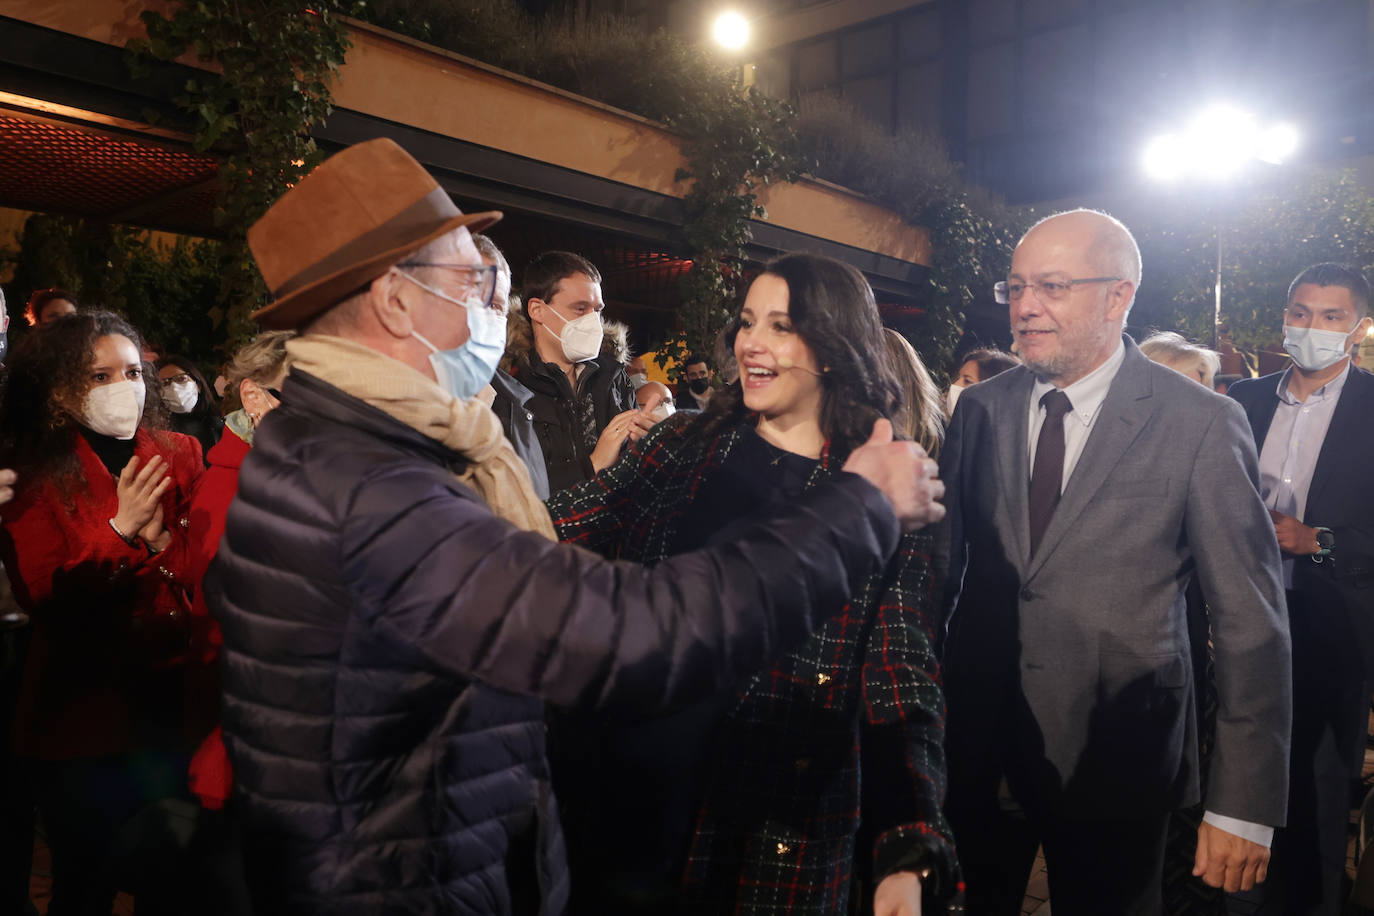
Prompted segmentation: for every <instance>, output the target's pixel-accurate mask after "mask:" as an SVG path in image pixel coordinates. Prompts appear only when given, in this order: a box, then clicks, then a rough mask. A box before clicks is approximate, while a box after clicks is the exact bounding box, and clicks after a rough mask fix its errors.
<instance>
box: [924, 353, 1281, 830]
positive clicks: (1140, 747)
mask: <svg viewBox="0 0 1374 916" xmlns="http://www.w3.org/2000/svg"><path fill="white" fill-rule="evenodd" d="M1125 345H1126V351H1127V352H1126V357H1125V360H1124V362H1123V363H1122V365H1121V369H1120V371H1119V372H1118V374H1117V376H1116V378H1115V379H1114V380H1113V382H1112V384H1111V388H1110V390H1109V392H1108V394H1107V397H1106V400H1105V401H1104V403H1103V405H1102V409H1101V413H1100V414H1099V415H1098V417H1097V419H1096V421H1095V423H1094V426H1093V429H1092V431H1091V433H1090V434H1089V437H1088V440H1087V442H1086V443H1085V445H1084V449H1083V453H1082V456H1081V457H1080V459H1079V461H1078V463H1077V465H1076V467H1075V469H1074V472H1073V475H1072V477H1070V479H1069V482H1068V485H1067V487H1066V488H1065V490H1064V493H1063V496H1062V498H1061V500H1060V503H1059V506H1058V508H1057V510H1056V511H1055V515H1054V518H1053V520H1052V521H1051V522H1050V525H1049V528H1048V530H1047V531H1046V532H1045V535H1044V538H1043V540H1042V543H1041V545H1040V548H1039V550H1038V552H1037V553H1036V554H1035V555H1034V556H1030V555H1029V543H1028V542H1029V533H1028V530H1029V519H1028V510H1027V502H1028V488H1029V479H1030V472H1029V469H1028V466H1027V443H1028V431H1027V413H1028V411H1029V406H1030V390H1031V387H1032V385H1033V383H1034V379H1033V377H1032V375H1031V373H1030V372H1029V371H1028V370H1026V369H1024V368H1018V369H1015V370H1013V371H1010V372H1006V373H1003V374H1002V375H999V376H997V377H996V378H994V379H991V380H989V381H987V382H983V383H981V384H979V385H976V386H973V387H971V388H969V389H968V390H966V391H965V392H964V394H963V395H962V396H961V397H960V399H959V405H958V409H957V410H956V411H955V413H954V417H953V419H952V421H951V424H950V430H949V435H948V438H947V440H946V443H945V446H944V449H943V453H942V458H941V476H942V477H943V478H944V480H945V483H946V487H947V491H948V496H947V506H948V509H949V514H950V518H951V526H952V537H953V542H952V551H951V552H952V569H951V576H950V582H951V583H952V584H953V587H952V589H951V593H950V595H949V596H948V607H949V609H950V612H951V616H950V618H949V632H948V637H947V641H946V646H945V653H944V655H945V658H944V664H945V677H946V694H947V700H948V704H949V715H948V743H949V750H950V758H949V770H950V778H951V783H952V786H951V791H952V792H954V791H960V790H962V791H973V792H996V791H997V790H998V786H999V784H1000V782H1001V779H1002V778H1004V777H1005V779H1006V780H1007V783H1008V784H1009V785H1010V786H1011V788H1012V791H1013V794H1015V795H1016V796H1017V797H1018V798H1020V799H1021V800H1022V801H1023V803H1025V804H1033V805H1035V806H1038V807H1040V808H1041V809H1043V810H1046V811H1049V812H1053V813H1060V814H1067V815H1071V816H1087V817H1122V816H1130V815H1132V814H1143V813H1148V812H1158V811H1161V810H1167V809H1169V808H1173V807H1177V806H1180V805H1184V804H1190V803H1192V802H1194V801H1196V800H1197V798H1198V796H1199V788H1198V786H1199V780H1198V773H1197V723H1196V712H1195V710H1196V705H1195V702H1194V699H1193V690H1194V685H1193V671H1192V666H1191V664H1190V659H1189V644H1188V627H1187V622H1186V618H1185V597H1184V592H1185V590H1186V588H1187V586H1188V582H1189V580H1190V579H1191V577H1193V576H1194V575H1196V576H1198V577H1199V580H1200V584H1201V586H1202V591H1203V594H1205V595H1206V596H1207V599H1208V603H1209V608H1210V614H1211V622H1212V628H1213V634H1214V635H1213V639H1214V642H1215V645H1216V678H1217V686H1218V692H1219V695H1220V711H1219V713H1218V721H1217V737H1216V751H1215V753H1214V755H1213V757H1212V764H1211V773H1210V780H1209V788H1208V797H1207V799H1206V803H1207V808H1208V809H1209V810H1211V811H1215V812H1216V813H1218V814H1223V815H1228V816H1231V817H1236V818H1240V819H1242V820H1247V821H1252V822H1255V823H1262V824H1272V825H1275V826H1278V825H1281V824H1282V823H1283V822H1284V814H1285V805H1286V799H1287V794H1288V793H1287V773H1288V740H1289V727H1290V719H1291V704H1292V699H1291V663H1290V658H1289V641H1288V622H1287V613H1286V609H1285V607H1284V597H1283V588H1282V583H1281V579H1280V574H1279V570H1280V566H1279V551H1278V544H1277V542H1276V540H1275V537H1274V533H1273V527H1272V525H1271V523H1270V521H1269V517H1268V514H1267V512H1266V510H1265V507H1264V505H1263V503H1262V501H1261V499H1260V495H1259V492H1258V489H1257V479H1258V467H1257V466H1258V461H1257V459H1256V453H1255V447H1254V445H1253V443H1252V441H1251V437H1250V432H1249V428H1248V426H1247V424H1246V421H1245V416H1244V413H1243V412H1242V411H1241V410H1240V409H1239V406H1238V405H1236V404H1235V403H1234V402H1232V401H1229V400H1228V399H1226V398H1224V397H1221V396H1219V395H1216V394H1214V393H1212V392H1210V391H1208V390H1206V389H1204V388H1203V387H1201V386H1200V385H1198V384H1197V383H1195V382H1192V381H1189V380H1188V379H1186V378H1184V377H1183V376H1181V375H1179V374H1177V373H1175V372H1173V371H1171V370H1169V369H1166V368H1163V367H1161V366H1158V365H1156V364H1154V363H1152V362H1150V361H1149V360H1147V359H1146V358H1145V357H1144V356H1143V355H1141V353H1140V351H1139V349H1138V348H1137V347H1136V346H1135V344H1134V343H1133V342H1132V341H1131V340H1130V339H1129V338H1126V339H1125ZM960 586H962V588H961V587H960ZM956 782H962V786H961V787H956V786H955V785H954V783H956Z"/></svg>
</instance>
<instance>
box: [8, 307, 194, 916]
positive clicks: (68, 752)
mask: <svg viewBox="0 0 1374 916" xmlns="http://www.w3.org/2000/svg"><path fill="white" fill-rule="evenodd" d="M141 347H142V340H141V339H140V338H139V335H138V333H137V332H136V331H134V329H133V328H132V327H130V326H129V324H128V323H127V322H125V321H124V319H122V318H120V317H119V316H117V315H114V314H111V313H109V312H98V311H93V312H83V313H80V314H77V315H74V316H70V317H68V318H65V319H63V320H61V321H58V322H54V323H53V324H52V325H50V326H48V327H45V328H44V329H43V330H42V331H40V332H37V333H34V334H31V335H29V337H28V338H27V339H26V340H25V341H24V343H23V344H22V345H21V346H20V347H18V348H17V350H16V352H15V353H14V354H13V357H12V358H11V360H10V361H9V370H10V371H9V381H8V385H7V387H6V390H5V395H4V409H3V413H2V414H0V416H2V417H3V419H0V448H2V449H3V455H2V456H0V466H10V467H13V468H14V469H15V470H16V471H18V473H19V481H18V485H17V487H16V492H15V498H14V500H13V502H11V503H9V504H8V505H6V506H4V508H3V509H0V514H2V515H3V518H4V526H3V527H2V528H0V557H3V560H4V564H5V569H6V571H7V573H8V574H9V577H10V582H11V584H12V585H13V588H14V595H15V598H16V600H17V601H18V603H19V604H20V606H21V607H22V608H23V609H24V610H25V611H26V612H27V613H28V614H29V615H30V617H31V618H32V620H33V626H34V631H33V638H32V642H31V643H30V646H29V651H28V656H27V659H26V661H25V665H24V675H23V684H22V687H21V690H20V696H19V702H18V708H17V710H16V712H15V726H14V734H13V741H14V748H15V752H16V754H17V755H19V756H21V757H24V758H27V759H28V761H29V762H30V767H31V773H32V776H33V784H34V790H35V795H36V796H37V800H38V807H39V811H40V812H41V814H42V816H43V822H44V825H45V827H46V830H47V838H48V844H49V846H50V848H51V850H52V855H53V898H52V904H51V906H50V908H49V913H52V914H55V916H56V914H68V913H102V914H108V913H109V912H110V906H111V903H112V900H113V896H114V890H115V887H114V880H113V878H112V877H111V876H110V875H109V874H108V868H107V861H106V860H107V855H108V851H109V847H110V843H111V841H112V839H113V838H114V836H115V835H116V833H117V831H118V830H119V828H120V826H121V825H122V824H123V823H124V822H125V821H127V820H128V818H130V817H131V816H132V815H133V814H134V813H136V812H137V811H138V810H140V809H142V808H143V807H145V806H146V805H148V804H150V803H152V802H154V801H157V800H159V799H162V798H166V797H169V796H174V795H177V794H182V793H183V792H184V789H183V786H184V783H183V781H182V774H183V773H184V772H185V769H184V768H185V761H186V759H187V756H188V748H189V747H191V746H194V745H193V744H191V743H190V742H191V741H193V740H195V739H197V738H198V737H199V736H196V735H188V734H187V729H186V725H187V715H186V708H185V703H186V691H185V680H184V677H185V670H184V669H185V665H186V662H187V659H188V648H189V646H190V644H191V629H192V619H191V616H190V614H189V610H190V594H191V590H190V579H189V574H190V551H189V549H188V542H187V539H186V536H185V525H186V521H185V518H186V515H185V511H184V510H185V506H186V501H187V498H188V496H189V494H190V490H191V485H192V484H193V483H194V482H195V480H196V478H197V477H198V476H199V474H200V472H201V468H202V464H201V453H200V446H199V444H198V443H197V442H196V441H195V440H194V439H189V438H187V437H185V436H181V435H178V434H176V433H171V432H165V431H163V430H162V429H160V428H158V427H160V426H162V425H164V424H163V420H164V414H163V411H162V406H161V399H160V398H158V397H156V396H153V397H148V396H147V388H146V384H145V379H144V373H145V371H146V370H147V367H146V366H145V365H144V363H143V362H142V359H141V358H140V356H139V353H140V349H141ZM148 902H149V903H151V902H152V901H148Z"/></svg>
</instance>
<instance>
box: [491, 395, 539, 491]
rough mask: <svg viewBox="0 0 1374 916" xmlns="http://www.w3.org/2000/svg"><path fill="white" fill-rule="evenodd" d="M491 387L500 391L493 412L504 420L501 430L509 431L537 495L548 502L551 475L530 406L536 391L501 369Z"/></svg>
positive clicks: (507, 433) (495, 399)
mask: <svg viewBox="0 0 1374 916" xmlns="http://www.w3.org/2000/svg"><path fill="white" fill-rule="evenodd" d="M491 387H492V388H493V389H495V390H496V397H495V398H494V399H493V400H492V402H491V412H492V413H494V414H496V419H498V420H500V421H501V429H502V430H504V431H505V433H506V439H508V440H509V441H510V444H511V448H513V449H515V454H517V455H519V456H520V460H521V461H523V462H524V463H525V467H526V468H528V469H529V472H530V483H532V484H534V492H535V495H537V496H538V497H539V498H540V499H548V498H549V472H548V469H547V468H546V467H545V466H544V449H543V448H542V447H541V446H540V445H539V435H538V434H537V433H536V432H535V429H534V411H533V410H532V409H531V407H530V402H531V401H533V400H534V392H532V391H530V390H529V389H528V388H526V387H525V386H524V385H522V384H520V383H519V382H517V381H516V380H515V377H514V376H512V375H510V374H509V373H507V372H505V371H504V370H502V369H497V370H496V374H495V375H493V376H492V377H491Z"/></svg>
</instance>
